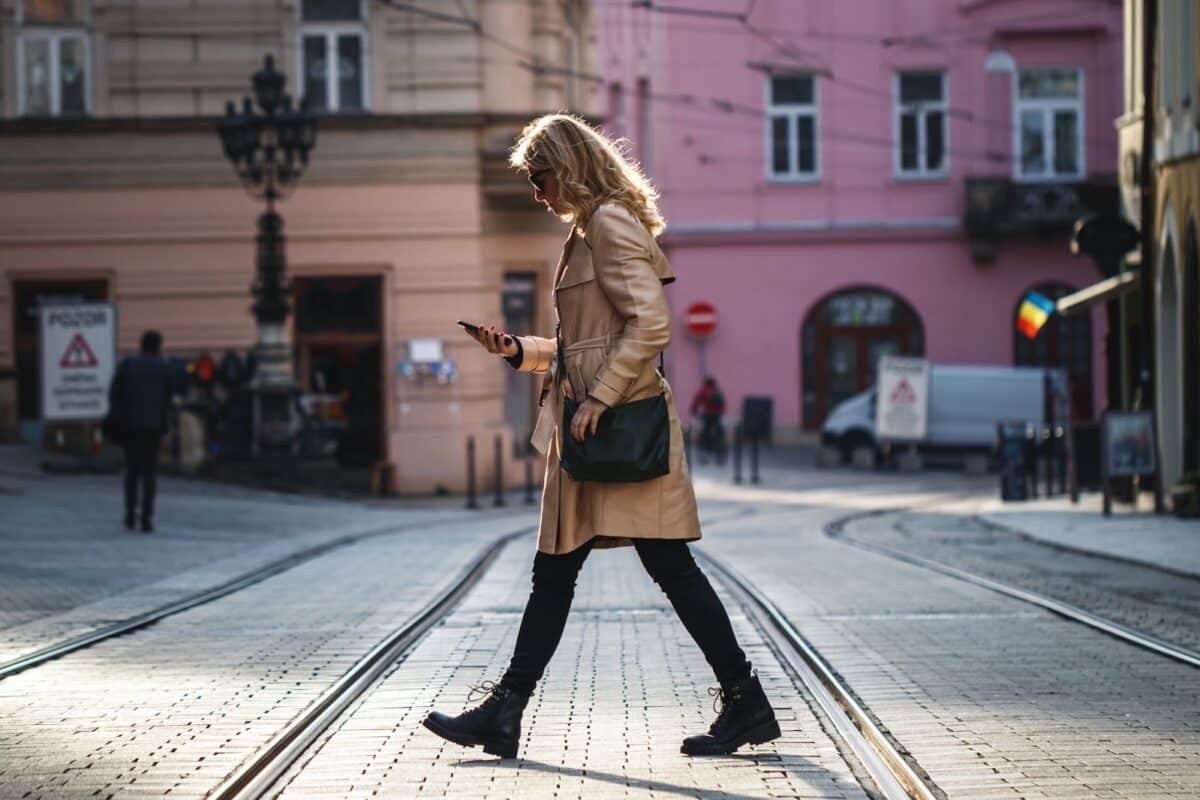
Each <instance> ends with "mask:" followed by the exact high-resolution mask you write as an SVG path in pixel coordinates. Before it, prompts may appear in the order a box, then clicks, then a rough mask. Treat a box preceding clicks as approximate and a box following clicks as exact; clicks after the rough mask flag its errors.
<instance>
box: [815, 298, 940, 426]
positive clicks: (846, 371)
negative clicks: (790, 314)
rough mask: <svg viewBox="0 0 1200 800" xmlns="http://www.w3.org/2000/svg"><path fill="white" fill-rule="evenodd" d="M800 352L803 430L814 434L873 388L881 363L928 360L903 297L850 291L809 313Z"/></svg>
mask: <svg viewBox="0 0 1200 800" xmlns="http://www.w3.org/2000/svg"><path fill="white" fill-rule="evenodd" d="M800 347H801V359H802V363H801V383H802V385H801V390H802V397H803V402H802V408H803V415H804V426H805V428H808V429H810V430H812V429H816V428H819V427H820V426H821V423H822V422H824V421H825V417H826V416H828V414H829V412H830V411H831V410H832V409H833V408H834V407H835V406H836V405H838V404H839V403H841V402H842V401H843V400H846V399H848V398H850V397H853V396H854V395H856V394H858V393H859V392H862V391H865V390H866V389H868V388H870V387H871V386H872V385H873V384H874V383H875V375H876V370H877V368H878V365H879V359H880V358H882V357H883V356H886V355H908V356H922V355H924V354H925V333H924V326H923V325H922V323H921V318H920V317H919V316H918V315H917V312H916V311H915V310H913V307H912V306H911V305H909V304H908V302H906V301H905V300H904V299H903V298H901V297H900V296H899V295H896V294H893V293H892V292H889V291H887V290H886V289H875V288H868V287H862V288H847V289H845V290H842V291H840V292H837V293H836V294H834V295H831V296H830V297H827V298H826V299H825V300H823V301H821V302H820V303H818V304H817V305H816V306H814V307H813V309H812V310H811V311H810V312H809V314H808V317H807V318H806V319H805V321H804V327H803V330H802V332H801V344H800Z"/></svg>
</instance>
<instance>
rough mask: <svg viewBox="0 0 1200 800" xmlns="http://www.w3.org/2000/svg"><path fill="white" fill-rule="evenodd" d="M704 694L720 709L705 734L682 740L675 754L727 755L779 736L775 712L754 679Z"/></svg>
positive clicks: (760, 685) (756, 677)
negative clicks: (681, 744) (718, 705)
mask: <svg viewBox="0 0 1200 800" xmlns="http://www.w3.org/2000/svg"><path fill="white" fill-rule="evenodd" d="M708 691H709V693H710V694H713V695H715V696H716V698H717V703H720V705H721V710H720V712H719V713H718V714H717V719H716V721H715V722H713V724H712V726H711V727H710V728H709V729H708V733H705V734H702V735H700V736H689V737H688V738H686V739H684V740H683V746H682V747H681V748H679V752H681V753H684V754H685V755H689V756H720V755H727V754H729V753H732V752H734V751H735V750H737V749H738V748H739V747H741V746H742V745H744V744H763V743H764V742H769V741H771V740H772V739H778V738H779V736H780V735H781V734H780V731H779V723H778V722H776V720H775V710H774V709H773V708H771V704H770V703H769V702H767V695H766V694H765V693H764V692H763V688H762V684H761V683H759V682H758V676H757V675H750V677H748V678H745V679H743V680H741V681H738V682H737V683H732V684H729V685H728V686H722V687H721V688H720V689H709V690H708ZM714 705H716V704H715V703H714Z"/></svg>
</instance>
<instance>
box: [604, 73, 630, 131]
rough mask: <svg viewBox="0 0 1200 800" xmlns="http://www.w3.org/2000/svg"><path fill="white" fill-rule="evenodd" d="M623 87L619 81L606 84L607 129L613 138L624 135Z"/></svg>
mask: <svg viewBox="0 0 1200 800" xmlns="http://www.w3.org/2000/svg"><path fill="white" fill-rule="evenodd" d="M626 125H627V123H626V121H625V88H624V87H623V86H622V85H621V84H619V83H610V84H609V85H608V129H609V132H610V133H611V134H612V136H613V137H614V138H617V139H620V138H623V137H624V136H625V128H626Z"/></svg>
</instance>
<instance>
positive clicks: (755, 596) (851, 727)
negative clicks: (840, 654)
mask: <svg viewBox="0 0 1200 800" xmlns="http://www.w3.org/2000/svg"><path fill="white" fill-rule="evenodd" d="M696 554H697V555H698V556H699V559H700V561H701V563H702V564H704V565H705V566H706V567H708V568H709V569H710V571H711V572H712V573H713V574H714V575H715V576H716V578H717V580H718V581H719V582H720V583H721V584H723V585H724V586H725V588H726V589H728V590H729V592H730V594H731V595H732V596H733V597H734V598H735V599H736V600H737V602H738V604H739V605H740V606H741V608H742V610H743V611H745V612H746V614H747V616H748V617H749V618H750V619H751V621H752V622H753V624H754V625H755V627H756V628H757V629H758V631H759V633H760V634H761V635H762V637H763V639H764V641H766V643H767V644H768V646H769V647H770V648H771V650H772V651H773V652H774V653H775V656H776V658H777V659H778V660H779V662H780V664H782V665H783V666H784V668H785V669H786V670H787V671H789V672H790V673H791V675H792V678H793V680H795V681H797V682H799V684H800V685H802V686H803V687H804V688H805V689H806V690H807V691H808V692H809V694H810V696H811V697H812V699H813V700H814V701H815V703H816V704H817V706H819V707H820V709H821V711H822V712H823V713H824V715H825V717H826V719H827V720H828V721H829V723H830V725H831V726H832V728H833V730H832V731H827V732H828V733H829V735H830V736H836V737H838V738H839V739H840V740H841V741H842V743H843V744H845V745H846V747H847V748H848V749H849V750H850V752H852V753H853V754H854V756H855V758H857V760H858V762H859V764H860V765H861V766H862V768H863V769H864V770H865V771H866V773H867V775H869V776H870V779H871V781H872V782H873V783H874V785H875V789H876V792H877V793H878V794H879V796H881V797H882V798H884V800H943V798H945V796H946V795H945V793H944V792H942V791H941V790H940V789H939V788H938V787H937V786H936V785H935V784H934V783H933V780H932V778H930V777H929V774H928V773H927V772H926V771H925V770H924V769H923V768H922V767H921V766H920V764H918V763H917V762H916V760H915V759H913V758H912V757H911V756H906V755H905V752H906V751H903V748H902V746H901V745H900V744H899V743H898V742H896V741H894V739H893V737H891V736H890V735H889V734H888V733H886V732H885V731H884V730H883V729H882V728H881V727H880V726H879V725H878V724H877V722H876V720H875V718H874V716H873V715H872V714H871V713H870V712H869V710H868V709H867V708H866V707H865V706H864V705H863V704H862V703H861V702H860V701H859V699H858V698H857V696H856V695H855V693H854V692H853V690H852V689H851V688H850V687H849V686H848V685H847V684H846V683H845V681H844V680H843V679H842V678H841V676H840V675H838V673H837V671H836V670H835V669H833V667H832V666H830V664H829V663H828V662H827V661H826V660H825V658H824V657H822V656H821V654H820V653H819V652H818V651H817V649H816V648H815V647H814V646H813V645H812V644H811V643H810V642H809V641H808V640H807V639H806V638H805V637H804V636H803V635H802V634H801V633H800V632H799V631H798V630H797V629H796V627H795V626H794V625H793V624H792V622H791V621H790V620H789V619H788V618H787V616H786V615H785V614H784V613H783V611H781V610H780V608H779V606H777V605H776V604H775V603H774V602H773V601H772V600H771V599H770V598H769V597H767V596H766V595H765V594H764V593H763V592H762V591H761V590H759V589H758V588H756V587H755V586H754V584H753V583H752V582H750V581H749V580H748V579H747V578H746V577H745V576H743V575H742V574H741V573H739V572H738V571H736V570H735V569H733V568H732V567H730V566H728V565H727V564H725V563H723V562H722V561H721V560H720V559H718V558H716V557H714V556H712V555H710V554H709V553H707V552H706V551H704V550H703V549H701V548H696Z"/></svg>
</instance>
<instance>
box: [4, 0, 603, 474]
mask: <svg viewBox="0 0 1200 800" xmlns="http://www.w3.org/2000/svg"><path fill="white" fill-rule="evenodd" d="M414 7H415V9H416V10H415V11H414V10H413V9H414ZM593 29H594V23H593V20H592V14H591V11H590V8H589V4H588V3H586V2H576V1H575V0H569V1H568V2H558V1H557V0H520V1H519V2H513V1H512V0H462V1H461V2H457V3H452V4H451V3H442V2H434V1H433V0H421V2H417V3H408V4H402V6H401V7H398V8H392V7H389V5H387V4H386V3H384V2H380V1H379V0H223V1H222V2H205V3H190V4H189V3H183V4H181V3H178V2H173V1H172V0H0V43H2V45H3V46H2V48H0V52H2V53H3V54H4V60H3V63H0V111H2V116H3V119H2V120H0V276H2V277H0V370H4V369H9V370H11V371H13V372H15V374H16V379H17V380H16V393H17V404H18V408H19V416H20V417H21V419H22V420H24V423H23V425H22V429H23V430H24V431H25V435H26V436H27V437H29V438H34V439H35V438H37V437H38V436H39V435H41V434H40V433H39V426H38V423H37V420H38V418H39V416H40V411H39V408H40V406H39V399H38V396H37V391H38V390H37V379H38V373H37V370H38V366H37V352H38V351H37V348H38V342H37V311H36V309H37V307H38V305H39V303H45V302H48V301H51V300H60V301H61V300H66V301H71V300H80V299H88V298H93V299H107V300H111V301H113V302H114V303H115V304H116V306H117V310H118V319H119V340H120V341H119V350H120V352H122V353H125V352H130V351H132V350H134V349H135V348H136V346H137V341H138V337H139V335H140V333H141V331H142V330H143V329H146V328H157V329H158V330H160V331H162V333H163V334H164V336H165V339H166V345H167V351H168V353H169V354H171V355H175V356H183V357H195V356H197V355H199V354H202V353H210V354H212V355H213V356H214V357H215V358H217V359H219V358H220V357H221V355H222V354H223V353H224V352H226V351H227V350H233V351H237V352H242V353H244V352H245V351H246V349H247V348H248V347H249V346H250V345H251V343H252V342H253V341H254V320H253V318H252V316H251V314H250V310H249V307H250V304H251V297H250V293H249V286H250V283H251V281H252V279H253V277H254V258H255V255H254V238H253V237H254V223H255V218H256V216H257V214H258V213H259V211H260V210H261V208H260V207H259V204H258V203H256V202H253V201H251V200H250V199H249V198H248V197H247V196H246V195H245V193H244V192H243V191H242V189H241V188H240V187H239V186H238V184H237V180H236V179H235V177H234V175H233V171H232V169H231V167H230V165H229V164H228V163H227V162H226V160H225V158H224V157H223V155H222V151H221V145H220V140H219V138H218V136H217V134H216V120H217V118H218V117H219V115H221V114H222V113H223V111H224V109H225V104H226V101H227V100H231V99H232V100H234V101H235V102H238V103H240V98H241V97H242V96H243V95H246V94H249V76H250V75H251V73H253V72H254V71H255V70H257V69H259V68H260V67H261V65H262V63H263V57H264V55H266V54H273V55H274V56H275V59H276V62H277V64H278V66H279V68H280V69H281V70H282V71H283V72H285V73H287V75H288V77H289V84H288V91H289V92H291V93H293V94H294V95H295V96H296V97H297V99H298V98H299V97H300V96H301V95H304V96H305V97H307V99H308V101H309V104H310V107H311V108H314V109H316V110H317V111H319V112H320V114H321V118H320V132H319V136H318V139H317V146H316V149H315V151H314V153H313V154H312V159H311V165H310V166H309V168H308V171H307V173H306V175H305V176H304V179H303V181H302V182H301V184H300V186H299V188H298V190H297V191H296V192H295V194H294V195H293V196H292V197H291V198H290V199H288V200H286V202H284V203H282V205H281V206H280V211H281V213H282V214H283V216H284V218H285V220H286V229H285V233H286V235H287V237H288V244H287V256H288V262H289V265H288V270H289V276H290V277H291V278H292V279H293V304H294V312H293V314H292V317H291V337H292V345H293V348H294V353H295V367H296V375H297V380H298V382H299V384H300V389H301V391H302V392H305V393H311V394H321V395H329V396H337V397H340V398H341V399H342V400H343V401H344V403H343V409H342V416H343V421H342V424H343V427H344V430H343V431H342V433H341V435H340V439H341V440H348V442H349V443H348V444H342V445H340V446H342V447H344V449H345V450H346V452H347V454H349V455H351V456H352V458H351V459H350V460H351V461H354V462H356V463H359V464H364V465H369V464H377V463H384V464H390V465H392V468H393V469H392V470H391V472H392V474H393V487H392V488H394V489H396V490H399V491H402V492H428V491H432V490H434V489H436V488H437V487H439V486H444V487H446V488H449V489H459V488H461V487H462V485H463V483H464V480H465V477H464V476H465V474H466V469H465V463H464V462H465V455H464V452H465V441H466V438H467V437H468V436H474V437H475V438H476V439H477V440H478V443H479V450H480V454H481V458H480V467H481V469H480V480H481V481H490V480H491V474H492V463H493V461H492V458H491V452H492V448H491V444H492V441H493V439H494V438H495V437H497V436H499V437H501V439H502V441H503V442H504V447H503V468H504V471H505V473H507V474H510V475H518V476H519V475H520V473H521V471H520V470H519V469H513V468H511V467H512V459H513V458H514V457H516V454H518V453H521V452H523V444H522V443H523V442H524V441H525V440H526V439H527V438H528V431H529V429H530V427H531V420H532V414H533V392H534V388H533V387H532V386H531V385H530V386H526V385H525V382H522V383H521V384H520V385H517V384H515V383H513V380H514V379H513V377H512V376H510V375H508V374H507V372H508V371H506V368H504V367H503V365H501V364H498V363H497V362H496V359H495V358H494V357H491V356H488V355H487V354H486V353H485V352H483V351H482V350H481V349H480V348H479V347H478V346H477V345H475V344H474V343H473V342H471V341H470V340H469V339H467V338H466V337H465V336H463V335H462V333H461V332H460V331H459V329H458V328H457V327H456V326H455V324H454V323H455V320H457V319H469V320H476V321H480V322H488V323H495V324H497V326H501V325H505V326H507V327H510V328H513V329H525V328H528V329H544V328H545V327H547V325H549V322H548V321H547V320H548V317H549V315H550V313H551V307H550V305H549V301H548V294H549V293H548V282H549V280H550V279H551V277H552V271H553V267H554V265H555V262H556V260H557V255H558V250H559V246H560V244H561V241H562V237H563V235H564V232H563V231H562V230H561V227H562V226H561V225H560V224H559V223H558V222H557V221H556V220H554V219H553V218H551V217H549V216H548V215H547V214H545V212H544V209H542V208H541V207H540V206H537V205H535V204H534V203H533V202H532V199H531V196H530V194H531V193H530V191H529V190H528V187H527V185H526V184H525V183H524V182H523V180H522V178H521V177H520V176H518V175H515V174H513V173H512V171H511V170H510V169H509V168H508V166H507V161H506V159H507V155H508V150H509V147H510V146H511V144H512V142H513V139H514V138H515V136H516V134H517V133H518V132H519V131H520V129H521V127H522V126H523V125H524V124H525V123H526V122H527V121H528V120H529V119H530V118H532V117H533V116H535V115H537V114H539V113H545V112H547V111H554V110H558V109H561V108H572V109H575V110H578V111H580V112H583V113H587V112H589V111H592V110H594V109H595V108H596V105H597V103H598V98H599V90H598V88H597V87H596V86H595V85H594V84H592V83H588V82H585V81H582V80H580V79H579V78H578V76H579V75H581V74H587V73H588V71H589V70H591V69H592V68H593V64H592V58H593V53H594V45H593V40H594V34H593ZM298 76H303V77H302V80H298ZM414 342H416V343H417V345H418V347H419V348H421V349H423V350H424V351H426V352H428V351H429V348H430V347H433V348H434V350H436V349H437V348H438V347H441V348H442V350H443V360H446V361H452V362H453V363H454V366H455V368H456V377H455V379H454V380H453V382H450V383H443V382H439V381H438V380H435V379H432V378H429V379H426V378H422V377H421V376H420V375H419V374H413V371H412V370H409V369H407V366H409V362H410V361H411V359H410V356H412V355H413V353H411V352H410V347H411V346H412V344H413V343H414ZM521 377H522V378H525V377H527V376H521ZM510 389H511V391H509V390H510ZM483 456H486V457H483Z"/></svg>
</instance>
